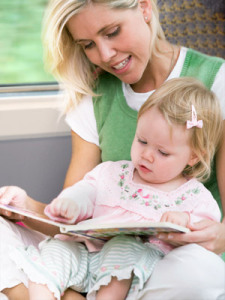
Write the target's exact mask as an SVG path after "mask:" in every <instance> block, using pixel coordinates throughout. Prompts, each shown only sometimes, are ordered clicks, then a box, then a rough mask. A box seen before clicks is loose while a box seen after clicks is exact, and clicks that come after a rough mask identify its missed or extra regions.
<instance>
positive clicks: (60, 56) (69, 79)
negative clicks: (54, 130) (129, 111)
mask: <svg viewBox="0 0 225 300" xmlns="http://www.w3.org/2000/svg"><path fill="white" fill-rule="evenodd" d="M90 4H102V5H105V6H107V7H109V8H112V9H135V8H137V6H138V0H50V1H49V4H48V7H47V9H46V12H45V16H44V22H43V34H42V39H43V46H44V60H45V64H46V67H47V69H48V70H49V71H50V72H51V73H52V74H53V75H54V76H55V78H56V79H57V80H58V81H59V82H60V83H63V87H64V89H65V91H66V92H67V93H66V96H67V97H66V107H67V110H68V109H69V108H71V107H73V106H74V104H75V103H77V102H79V101H80V100H81V98H82V97H83V95H92V96H95V94H94V93H93V88H94V84H95V76H94V73H95V72H94V71H95V68H96V67H95V66H94V65H93V64H92V63H91V62H90V61H89V60H88V58H87V57H86V55H85V53H84V51H83V49H82V48H81V46H79V45H77V44H76V43H75V42H74V40H73V38H72V36H71V34H70V33H69V31H68V29H67V26H66V25H67V22H68V21H69V20H70V18H71V17H73V16H74V15H77V14H79V13H80V12H81V11H82V10H83V9H84V8H85V7H87V6H88V5H90ZM149 28H150V30H151V36H152V40H151V49H149V52H150V53H153V52H156V51H157V50H159V40H162V39H165V36H164V33H163V30H162V27H161V25H160V22H159V14H158V9H157V0H152V16H151V22H150V23H149Z"/></svg>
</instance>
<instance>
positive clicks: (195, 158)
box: [188, 152, 199, 167]
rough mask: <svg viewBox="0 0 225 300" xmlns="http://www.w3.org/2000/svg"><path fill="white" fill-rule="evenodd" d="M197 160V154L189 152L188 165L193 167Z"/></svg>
mask: <svg viewBox="0 0 225 300" xmlns="http://www.w3.org/2000/svg"><path fill="white" fill-rule="evenodd" d="M198 162H199V158H198V156H197V155H196V154H195V153H194V152H193V153H192V154H191V157H190V160H189V162H188V165H189V166H191V167H193V166H194V165H196V164H197V163H198Z"/></svg>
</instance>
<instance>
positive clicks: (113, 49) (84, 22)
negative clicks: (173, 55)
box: [67, 1, 151, 84]
mask: <svg viewBox="0 0 225 300" xmlns="http://www.w3.org/2000/svg"><path fill="white" fill-rule="evenodd" d="M144 2H146V3H148V1H144ZM149 11H150V9H149ZM145 16H146V12H145V11H144V10H143V9H142V8H141V7H140V5H139V6H138V8H135V9H110V8H107V7H106V6H104V5H101V4H93V5H89V6H88V7H87V8H85V9H84V10H83V11H81V12H80V13H79V14H77V15H75V16H73V17H72V18H71V19H70V20H69V21H68V23H67V27H68V30H69V31H70V33H71V35H72V36H73V39H74V40H75V42H76V43H77V44H79V45H80V46H81V47H82V48H83V50H84V52H85V54H86V56H87V58H88V59H89V60H90V61H91V62H92V63H93V64H94V65H97V66H99V67H100V68H101V69H103V70H105V71H107V72H109V73H111V74H113V75H115V76H117V77H118V78H119V79H120V80H122V81H123V82H125V83H129V84H134V83H137V82H139V81H140V80H141V78H142V76H143V73H144V71H145V69H146V67H147V65H148V63H149V60H150V41H151V33H150V29H149V26H148V24H147V23H146V21H145V18H144V17H145ZM147 17H148V20H149V19H150V16H149V14H148V15H147Z"/></svg>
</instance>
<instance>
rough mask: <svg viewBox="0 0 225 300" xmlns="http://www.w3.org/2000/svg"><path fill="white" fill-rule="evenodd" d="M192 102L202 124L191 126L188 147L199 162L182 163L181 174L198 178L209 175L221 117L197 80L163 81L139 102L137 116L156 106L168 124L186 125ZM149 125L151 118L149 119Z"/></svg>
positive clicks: (216, 104) (214, 101)
mask: <svg viewBox="0 0 225 300" xmlns="http://www.w3.org/2000/svg"><path fill="white" fill-rule="evenodd" d="M192 105H194V107H195V110H196V112H197V118H198V120H202V121H203V127H202V128H198V127H196V126H195V127H192V128H191V129H187V130H189V131H190V146H191V149H192V151H193V152H194V153H195V155H196V156H197V157H198V159H199V162H198V163H197V164H195V165H194V166H186V168H185V169H184V171H183V173H184V174H185V175H187V176H189V177H196V178H197V179H198V180H200V181H205V180H207V179H208V178H209V176H210V172H211V163H212V161H213V157H214V155H215V153H216V151H217V149H218V147H219V145H220V142H221V139H222V133H223V118H222V113H221V108H220V103H219V100H218V99H217V97H216V95H215V94H214V93H213V92H212V91H210V90H208V89H207V88H206V87H205V86H204V85H203V84H202V83H201V82H199V81H198V80H196V79H194V78H188V77H183V78H176V79H171V80H169V81H167V82H165V83H164V84H163V85H162V86H161V87H160V88H158V89H157V90H156V91H155V92H154V93H153V94H152V95H151V96H150V97H149V98H148V100H147V101H146V102H145V103H144V104H143V105H142V107H141V109H140V111H139V113H138V119H139V118H140V117H141V116H142V115H143V114H144V113H145V112H146V111H148V110H149V109H151V108H152V107H154V106H156V107H157V108H158V109H159V111H160V112H161V113H162V115H163V116H164V118H165V119H166V120H167V121H168V123H169V124H170V125H171V124H179V125H183V126H186V125H187V121H188V120H192ZM149 126H151V120H149Z"/></svg>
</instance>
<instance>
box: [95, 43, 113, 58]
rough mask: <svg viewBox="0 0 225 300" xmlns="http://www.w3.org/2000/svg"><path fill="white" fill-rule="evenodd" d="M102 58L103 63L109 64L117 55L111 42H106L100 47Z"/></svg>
mask: <svg viewBox="0 0 225 300" xmlns="http://www.w3.org/2000/svg"><path fill="white" fill-rule="evenodd" d="M98 51H99V55H100V58H101V60H102V61H103V62H105V63H107V62H110V60H111V59H112V58H113V57H114V56H115V55H116V50H115V49H114V48H113V47H112V45H111V44H110V42H107V41H104V42H103V43H101V45H99V47H98Z"/></svg>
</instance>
